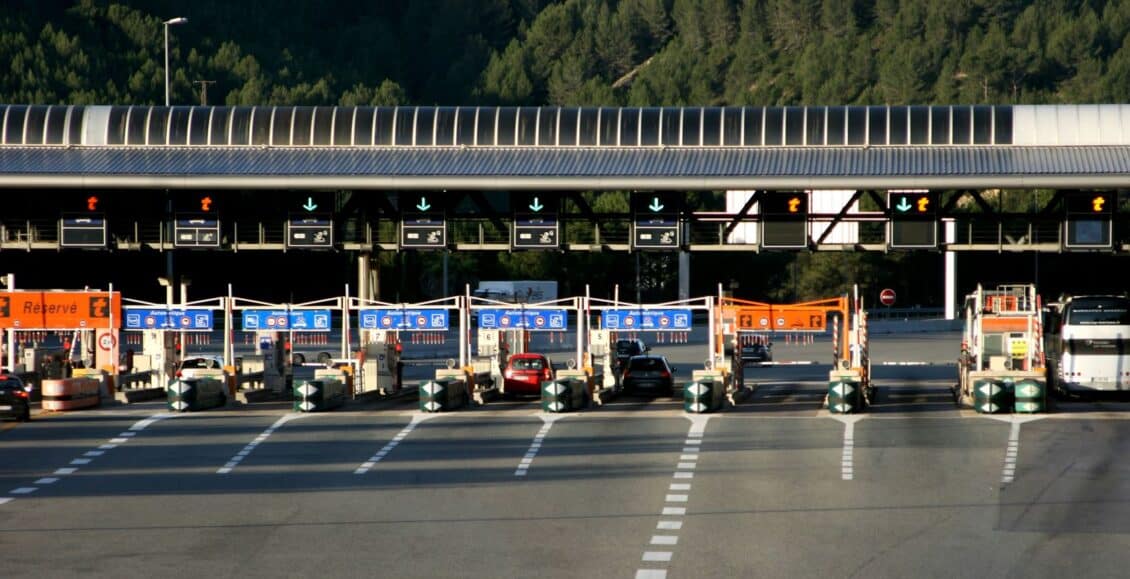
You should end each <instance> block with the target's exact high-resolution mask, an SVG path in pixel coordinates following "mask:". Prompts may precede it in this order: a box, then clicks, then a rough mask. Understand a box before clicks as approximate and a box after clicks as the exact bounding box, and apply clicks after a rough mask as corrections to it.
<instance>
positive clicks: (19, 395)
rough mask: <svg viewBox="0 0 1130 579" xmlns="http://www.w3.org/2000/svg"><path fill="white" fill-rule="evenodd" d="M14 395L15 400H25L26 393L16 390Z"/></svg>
mask: <svg viewBox="0 0 1130 579" xmlns="http://www.w3.org/2000/svg"><path fill="white" fill-rule="evenodd" d="M14 394H15V395H16V398H27V392H25V391H23V390H16V391H15V392H14Z"/></svg>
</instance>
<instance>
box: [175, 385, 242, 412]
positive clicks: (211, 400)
mask: <svg viewBox="0 0 1130 579" xmlns="http://www.w3.org/2000/svg"><path fill="white" fill-rule="evenodd" d="M226 390H227V388H226V387H225V385H224V382H223V381H222V380H219V379H217V378H210V377H205V378H181V379H180V380H177V381H175V382H173V383H172V384H170V385H169V389H168V394H169V410H175V411H178V412H195V411H197V410H207V409H209V408H215V407H217V406H223V405H224V404H226V403H227V400H228V396H227V392H226Z"/></svg>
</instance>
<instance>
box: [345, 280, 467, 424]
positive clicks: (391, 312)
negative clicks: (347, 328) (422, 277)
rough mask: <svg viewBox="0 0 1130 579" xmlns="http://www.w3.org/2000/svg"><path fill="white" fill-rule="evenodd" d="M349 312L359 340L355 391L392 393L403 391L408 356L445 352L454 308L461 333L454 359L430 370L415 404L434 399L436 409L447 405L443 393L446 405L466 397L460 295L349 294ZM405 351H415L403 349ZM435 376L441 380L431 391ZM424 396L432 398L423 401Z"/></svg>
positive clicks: (464, 352) (434, 355)
mask: <svg viewBox="0 0 1130 579" xmlns="http://www.w3.org/2000/svg"><path fill="white" fill-rule="evenodd" d="M349 311H352V312H355V315H356V316H357V326H358V328H359V330H360V340H361V344H360V348H359V351H358V358H357V360H356V361H357V363H358V364H359V368H358V374H357V380H358V381H357V383H356V384H357V393H358V394H361V393H367V392H374V393H377V394H380V395H392V394H397V393H399V392H401V391H402V390H403V389H404V368H405V365H406V363H407V361H408V359H407V358H408V357H409V355H410V354H411V357H412V358H413V359H417V360H424V359H429V358H434V357H436V354H437V353H441V352H446V348H447V347H448V344H447V333H448V331H449V330H450V329H451V325H452V324H451V319H452V313H453V312H454V313H455V314H456V315H455V317H456V323H457V326H458V328H459V334H458V335H459V336H461V338H460V339H459V340H457V341H458V348H459V352H458V359H457V360H456V359H455V358H449V359H448V361H447V364H446V366H447V368H445V369H439V370H436V376H435V378H436V380H434V381H426V382H425V383H424V384H422V385H421V387H420V396H421V404H422V407H423V405H426V404H427V402H434V403H435V405H436V409H442V408H446V407H448V404H447V403H446V402H447V400H448V395H450V396H451V398H450V401H451V402H452V403H454V402H455V401H456V400H461V401H462V403H466V401H467V399H469V398H470V388H471V386H470V384H471V380H470V379H469V378H468V376H467V374H468V373H467V372H466V370H465V368H464V366H465V364H466V360H467V352H466V343H465V341H464V339H463V338H462V336H464V333H465V328H466V324H465V316H464V315H463V313H462V312H463V297H462V296H454V297H446V298H440V299H437V300H431V301H426V302H420V303H401V304H394V303H388V302H381V301H376V300H369V299H363V298H356V297H355V298H351V299H350V301H349ZM406 349H410V350H415V352H406V351H405V350H406ZM417 354H420V355H417ZM439 380H443V381H444V384H445V385H444V386H443V391H442V393H439V392H432V390H436V388H437V383H438V382H437V381H439ZM447 382H451V384H447ZM425 397H431V398H435V399H434V400H432V399H431V398H429V399H428V400H426V401H425V400H424V399H425ZM429 410H430V409H429Z"/></svg>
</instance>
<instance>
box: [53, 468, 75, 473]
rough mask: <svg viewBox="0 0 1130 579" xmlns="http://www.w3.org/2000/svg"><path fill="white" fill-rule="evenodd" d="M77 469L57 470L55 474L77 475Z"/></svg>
mask: <svg viewBox="0 0 1130 579" xmlns="http://www.w3.org/2000/svg"><path fill="white" fill-rule="evenodd" d="M77 471H78V469H77V468H57V469H55V472H54V473H53V474H75V472H77Z"/></svg>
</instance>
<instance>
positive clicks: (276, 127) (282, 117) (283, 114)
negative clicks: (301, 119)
mask: <svg viewBox="0 0 1130 579" xmlns="http://www.w3.org/2000/svg"><path fill="white" fill-rule="evenodd" d="M302 108H304V109H305V108H306V107H302ZM295 113H297V111H296V110H295V109H293V108H291V107H275V109H274V110H273V111H271V144H272V145H274V146H276V147H278V146H289V145H290V127H291V122H293V121H294V115H295ZM307 119H309V117H307ZM256 122H258V121H256Z"/></svg>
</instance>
